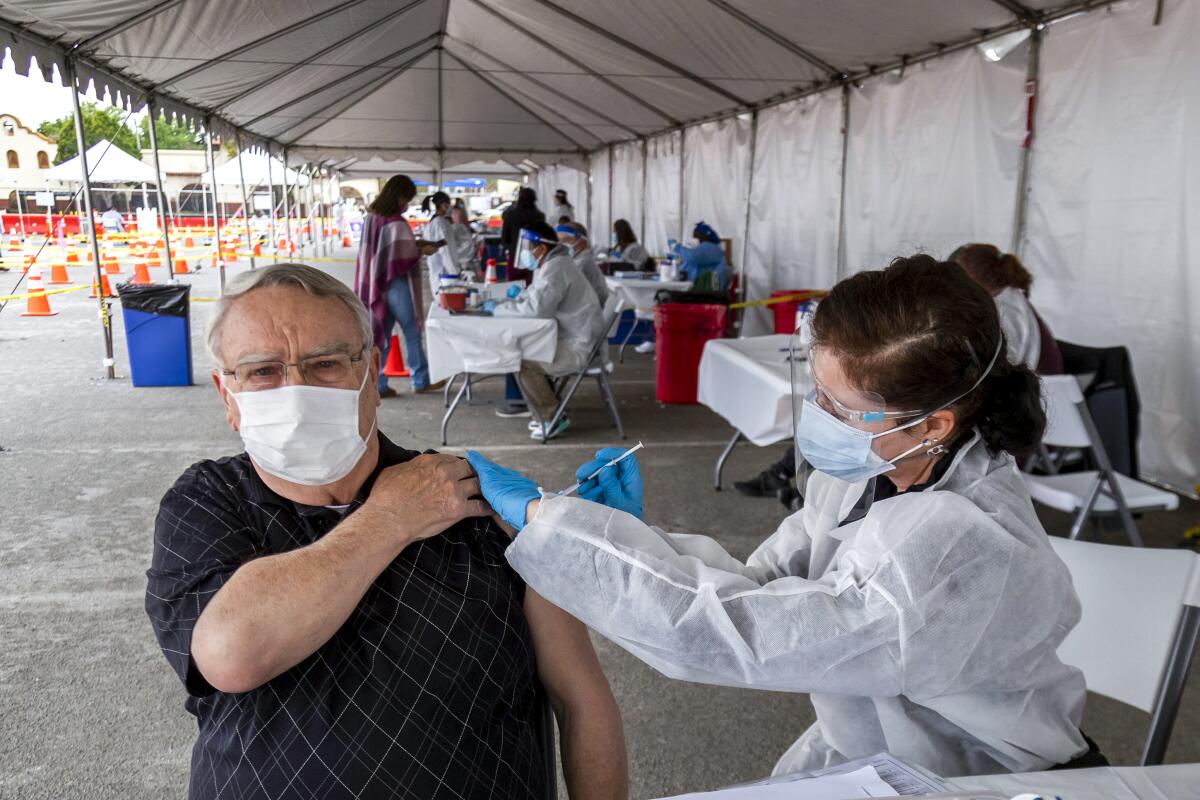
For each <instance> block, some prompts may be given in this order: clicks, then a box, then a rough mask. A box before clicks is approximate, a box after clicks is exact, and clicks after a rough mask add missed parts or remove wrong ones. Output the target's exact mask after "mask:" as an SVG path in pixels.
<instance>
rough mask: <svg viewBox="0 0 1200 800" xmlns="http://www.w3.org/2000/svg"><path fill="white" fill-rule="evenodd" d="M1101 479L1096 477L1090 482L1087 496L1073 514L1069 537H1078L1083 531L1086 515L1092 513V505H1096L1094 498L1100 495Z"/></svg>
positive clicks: (1088, 515)
mask: <svg viewBox="0 0 1200 800" xmlns="http://www.w3.org/2000/svg"><path fill="white" fill-rule="evenodd" d="M1100 483H1101V479H1100V478H1099V477H1097V478H1096V482H1095V483H1093V484H1092V488H1090V489H1088V493H1087V497H1086V498H1085V499H1084V502H1083V505H1082V506H1080V508H1079V513H1078V514H1077V515H1076V516H1075V522H1074V523H1073V524H1072V525H1071V535H1070V537H1069V538H1071V539H1078V538H1079V534H1080V533H1081V532H1082V531H1083V524H1084V523H1085V522H1087V520H1088V517H1090V516H1091V515H1092V506H1094V505H1096V498H1097V497H1098V496H1099V495H1100Z"/></svg>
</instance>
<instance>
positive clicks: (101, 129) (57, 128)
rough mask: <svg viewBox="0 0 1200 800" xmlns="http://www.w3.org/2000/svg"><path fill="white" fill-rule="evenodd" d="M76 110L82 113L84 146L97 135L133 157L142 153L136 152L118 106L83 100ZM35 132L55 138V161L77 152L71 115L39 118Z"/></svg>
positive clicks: (58, 161)
mask: <svg viewBox="0 0 1200 800" xmlns="http://www.w3.org/2000/svg"><path fill="white" fill-rule="evenodd" d="M80 113H81V115H82V116H83V142H84V144H85V145H86V146H87V147H91V146H92V145H94V144H95V143H96V142H98V141H100V140H101V139H107V140H108V141H110V142H112V143H113V146H115V147H119V148H121V149H122V150H124V151H125V152H126V153H129V155H131V156H133V157H134V158H138V159H140V158H141V157H142V154H141V153H140V152H138V146H137V137H136V136H134V133H133V131H132V130H131V129H130V128H129V126H127V125H125V124H124V120H125V112H124V111H123V110H122V109H119V108H116V107H113V106H99V105H97V104H96V103H84V104H83V105H82V106H81V107H80ZM38 133H40V134H42V135H44V136H49V137H50V138H51V139H53V140H54V141H56V142H58V154H57V155H56V156H55V157H54V163H55V164H61V163H62V162H64V161H66V160H67V159H70V158H74V157H75V156H77V155H79V148H77V147H76V146H75V117H73V116H71V117H63V118H62V119H56V120H53V121H51V122H43V123H42V124H41V125H39V126H38Z"/></svg>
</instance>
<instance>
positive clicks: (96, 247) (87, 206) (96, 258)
mask: <svg viewBox="0 0 1200 800" xmlns="http://www.w3.org/2000/svg"><path fill="white" fill-rule="evenodd" d="M66 66H67V81H68V83H70V84H71V109H72V111H73V113H74V115H75V144H76V146H77V147H78V148H79V169H80V172H82V173H83V214H81V215H80V217H79V229H80V231H83V229H84V228H86V229H87V237H88V241H89V243H90V244H91V245H92V264H93V265H94V266H95V268H96V295H97V297H96V302H98V303H99V304H100V328H101V329H102V330H103V332H104V362H103V363H104V369H105V375H106V377H107V378H108V379H109V380H113V379H115V378H116V377H117V371H116V363H117V362H116V360H115V359H114V358H113V334H112V317H110V316H109V315H108V303H107V302H105V297H104V292H103V291H101V290H100V289H101V287H102V286H103V285H104V278H103V276H102V274H101V270H103V269H104V265H103V264H101V263H100V242H99V241H97V239H96V224H95V223H94V222H93V221H92V176H91V174H90V173H89V171H88V162H87V147H86V146H85V144H84V142H85V137H84V133H83V113H82V112H81V111H80V110H79V78H78V77H77V76H76V74H75V59H73V58H68V59H66ZM48 236H49V232H47V237H48Z"/></svg>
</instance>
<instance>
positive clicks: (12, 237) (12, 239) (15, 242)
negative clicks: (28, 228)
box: [0, 229, 21, 252]
mask: <svg viewBox="0 0 1200 800" xmlns="http://www.w3.org/2000/svg"><path fill="white" fill-rule="evenodd" d="M3 232H4V231H3V230H2V229H0V233H3ZM8 249H9V250H12V251H13V252H16V251H18V250H20V249H21V240H20V239H18V238H17V235H16V234H15V233H13V234H9V239H8Z"/></svg>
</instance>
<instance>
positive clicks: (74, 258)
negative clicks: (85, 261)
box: [67, 253, 79, 264]
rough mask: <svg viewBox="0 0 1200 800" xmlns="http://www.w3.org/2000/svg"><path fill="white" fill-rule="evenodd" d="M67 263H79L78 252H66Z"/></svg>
mask: <svg viewBox="0 0 1200 800" xmlns="http://www.w3.org/2000/svg"><path fill="white" fill-rule="evenodd" d="M67 263H68V264H78V263H79V254H78V253H67Z"/></svg>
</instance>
